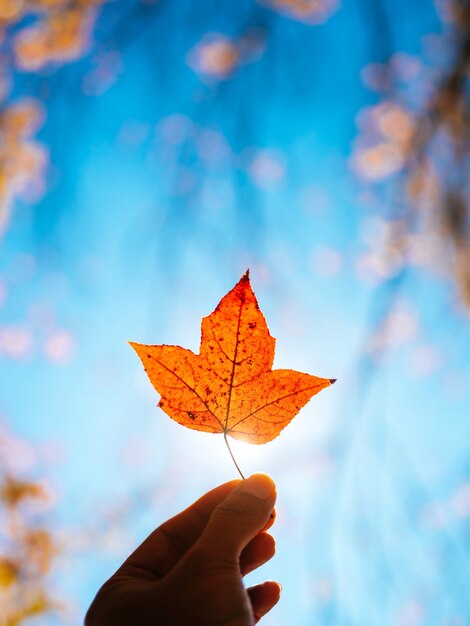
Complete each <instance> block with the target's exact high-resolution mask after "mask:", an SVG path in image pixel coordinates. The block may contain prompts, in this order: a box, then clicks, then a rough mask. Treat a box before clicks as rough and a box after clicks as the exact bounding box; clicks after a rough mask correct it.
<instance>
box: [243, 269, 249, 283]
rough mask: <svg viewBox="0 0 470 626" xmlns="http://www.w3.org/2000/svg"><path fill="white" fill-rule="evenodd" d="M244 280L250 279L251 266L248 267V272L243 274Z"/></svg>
mask: <svg viewBox="0 0 470 626" xmlns="http://www.w3.org/2000/svg"><path fill="white" fill-rule="evenodd" d="M242 280H250V268H248V269H247V270H246V272H245V273H244V274H243V276H242Z"/></svg>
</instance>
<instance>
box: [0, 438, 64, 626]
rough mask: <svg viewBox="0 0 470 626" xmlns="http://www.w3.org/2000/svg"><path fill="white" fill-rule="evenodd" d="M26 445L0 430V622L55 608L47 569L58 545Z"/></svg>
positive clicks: (46, 496)
mask: <svg viewBox="0 0 470 626" xmlns="http://www.w3.org/2000/svg"><path fill="white" fill-rule="evenodd" d="M33 466H34V452H33V449H32V447H31V446H30V445H28V444H27V443H25V442H23V441H21V440H20V439H18V438H17V437H14V436H13V435H12V434H11V433H10V432H8V431H7V430H6V428H3V427H2V428H1V430H0V624H1V625H2V626H16V625H17V624H21V623H23V621H24V620H26V619H28V618H30V617H32V616H36V615H40V614H42V613H48V612H51V611H55V610H57V609H58V608H59V604H58V603H57V602H56V601H55V600H54V599H53V598H52V597H51V596H50V591H49V574H50V572H51V568H52V564H53V561H54V558H55V556H56V555H57V554H58V552H59V550H58V546H57V544H56V540H55V539H54V538H53V535H52V530H51V528H50V522H49V520H48V518H47V511H48V509H49V507H50V506H51V504H52V503H53V498H52V494H51V492H50V489H49V488H48V487H47V485H46V483H45V482H44V481H43V480H41V479H38V478H36V477H34V478H29V477H28V473H34V474H35V473H36V472H35V471H34V470H35V468H34V467H33Z"/></svg>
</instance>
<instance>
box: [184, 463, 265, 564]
mask: <svg viewBox="0 0 470 626" xmlns="http://www.w3.org/2000/svg"><path fill="white" fill-rule="evenodd" d="M275 501H276V486H275V484H274V482H273V480H272V479H271V478H270V477H269V476H267V475H266V474H254V475H253V476H250V477H249V478H247V479H246V480H243V481H242V482H240V483H239V484H238V485H237V486H236V487H235V488H234V489H233V490H232V491H231V492H230V493H229V495H228V496H227V497H226V498H225V500H223V501H222V502H221V503H220V504H219V505H218V506H216V507H215V509H214V510H213V512H212V515H211V516H210V518H209V521H208V522H207V526H206V528H205V530H204V532H203V533H202V535H201V537H200V539H199V541H198V542H197V543H196V544H195V548H196V546H197V548H198V549H200V550H202V551H204V552H205V553H206V554H207V556H208V557H212V559H213V560H215V561H223V562H225V563H226V562H228V561H230V562H233V563H234V564H236V565H237V566H238V562H239V558H240V554H241V552H242V550H243V548H245V546H247V545H248V543H249V542H250V541H251V540H252V539H253V538H254V537H255V536H256V535H257V534H258V533H259V532H260V530H261V529H262V528H263V527H264V526H265V524H266V522H267V521H268V519H269V516H270V514H271V512H272V510H273V508H274V503H275Z"/></svg>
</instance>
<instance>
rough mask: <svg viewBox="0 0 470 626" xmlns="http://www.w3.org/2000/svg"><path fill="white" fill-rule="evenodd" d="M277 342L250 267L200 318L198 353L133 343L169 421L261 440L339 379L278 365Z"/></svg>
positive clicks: (274, 431) (208, 430) (252, 439)
mask: <svg viewBox="0 0 470 626" xmlns="http://www.w3.org/2000/svg"><path fill="white" fill-rule="evenodd" d="M274 344H275V339H274V338H273V337H272V336H271V335H270V333H269V329H268V327H267V324H266V320H265V318H264V315H263V314H262V312H261V311H260V309H259V306H258V302H257V300H256V297H255V294H254V293H253V290H252V288H251V285H250V280H249V276H248V272H247V273H246V274H245V275H244V276H243V277H242V278H241V280H240V281H239V282H238V283H237V284H236V285H235V287H234V288H233V289H232V290H231V291H230V292H229V293H228V294H227V295H226V296H224V297H223V298H222V300H221V301H220V303H219V304H218V306H217V308H216V309H215V311H214V312H213V313H211V314H210V315H209V316H208V317H205V318H203V320H202V338H201V347H200V352H199V354H194V353H193V352H191V351H190V350H186V349H185V348H181V347H179V346H167V345H160V346H147V345H142V344H138V343H132V342H131V346H132V347H133V348H134V350H135V351H136V352H137V354H138V355H139V357H140V358H141V360H142V363H143V365H144V367H145V370H146V372H147V374H148V376H149V379H150V381H151V383H152V384H153V386H154V387H155V389H156V390H157V391H158V392H159V393H160V396H161V399H160V402H159V405H158V406H159V407H160V408H162V409H163V410H164V411H165V413H167V414H168V415H169V416H170V417H171V418H173V419H174V420H175V421H177V422H178V423H179V424H183V425H184V426H187V427H188V428H193V429H195V430H200V431H205V432H211V433H223V434H224V437H225V438H226V437H227V435H231V436H232V437H235V438H236V439H242V440H244V441H249V442H250V443H257V444H261V443H266V442H267V441H271V440H272V439H274V438H275V437H277V435H278V434H279V433H280V431H281V430H282V429H283V428H284V427H285V426H286V425H287V424H288V423H289V422H290V421H291V420H292V419H293V418H294V417H295V415H296V414H297V413H298V411H299V410H300V409H301V408H302V407H303V406H304V405H305V404H306V403H307V402H308V401H309V400H310V398H311V397H312V396H313V395H315V394H316V393H318V392H319V391H320V390H321V389H324V388H325V387H328V386H330V385H331V384H332V383H333V382H334V380H330V379H328V378H318V377H316V376H311V375H309V374H303V373H301V372H296V371H293V370H286V369H282V370H281V369H280V370H273V369H272V364H273V359H274Z"/></svg>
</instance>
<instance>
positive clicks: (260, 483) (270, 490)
mask: <svg viewBox="0 0 470 626" xmlns="http://www.w3.org/2000/svg"><path fill="white" fill-rule="evenodd" d="M237 489H239V490H240V492H243V493H249V494H251V495H253V496H255V497H257V498H259V499H260V500H269V499H271V498H274V499H275V498H276V484H275V482H274V480H273V479H272V478H271V476H268V474H262V473H257V474H252V475H251V476H249V477H248V478H245V480H243V481H241V483H240V484H239V485H238V486H237Z"/></svg>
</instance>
